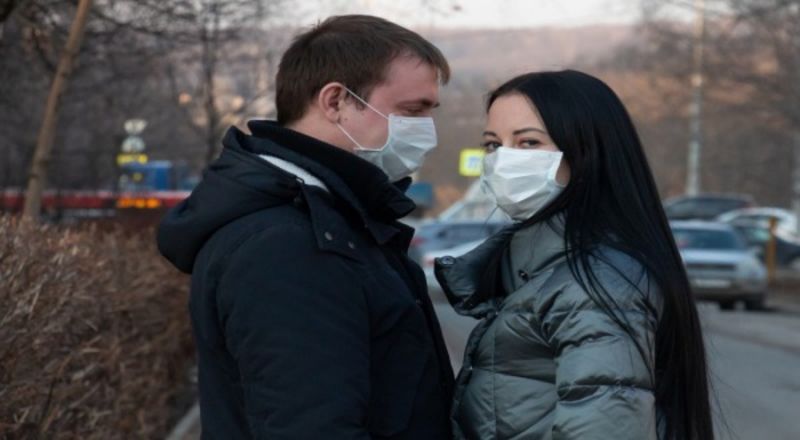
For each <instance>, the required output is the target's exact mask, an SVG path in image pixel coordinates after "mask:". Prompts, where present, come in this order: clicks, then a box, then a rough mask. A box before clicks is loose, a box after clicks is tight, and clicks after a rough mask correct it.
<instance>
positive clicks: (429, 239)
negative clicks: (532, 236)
mask: <svg viewBox="0 0 800 440" xmlns="http://www.w3.org/2000/svg"><path fill="white" fill-rule="evenodd" d="M510 224H511V223H510V222H506V221H479V220H468V221H433V222H430V223H424V224H422V225H419V226H418V227H417V231H416V233H415V234H414V238H413V239H412V240H411V246H410V247H409V250H408V255H409V256H410V257H411V258H412V259H413V260H415V261H416V262H418V263H420V264H421V263H422V261H423V256H424V255H425V254H426V253H428V252H432V251H437V250H441V249H450V248H453V247H456V246H459V245H462V244H464V243H470V242H473V241H476V240H484V239H486V238H487V237H489V236H490V235H493V234H494V233H496V232H497V231H499V230H500V229H502V228H504V227H506V226H508V225H510Z"/></svg>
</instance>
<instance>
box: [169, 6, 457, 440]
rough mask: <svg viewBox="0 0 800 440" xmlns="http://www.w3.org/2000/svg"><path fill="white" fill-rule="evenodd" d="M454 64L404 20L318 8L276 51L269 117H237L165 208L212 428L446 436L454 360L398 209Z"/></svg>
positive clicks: (239, 435) (251, 432) (263, 434)
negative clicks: (215, 153)
mask: <svg viewBox="0 0 800 440" xmlns="http://www.w3.org/2000/svg"><path fill="white" fill-rule="evenodd" d="M449 73H450V71H449V67H448V64H447V61H446V60H445V59H444V57H443V56H442V54H441V53H440V52H439V50H438V49H436V48H435V47H434V46H433V45H432V44H431V43H429V42H428V41H426V40H424V39H423V38H422V37H420V36H419V35H417V34H415V33H413V32H411V31H409V30H407V29H404V28H402V27H400V26H398V25H396V24H393V23H390V22H388V21H386V20H383V19H380V18H376V17H369V16H340V17H333V18H330V19H328V20H326V21H324V22H323V23H321V24H319V25H318V26H316V27H315V28H313V29H312V30H310V31H308V32H306V33H304V34H302V35H300V36H298V37H297V38H296V39H295V40H294V42H293V43H292V45H291V46H290V47H289V49H288V50H287V51H286V53H285V54H284V56H283V58H282V60H281V63H280V67H279V72H278V75H277V97H276V107H277V112H278V120H277V122H265V121H259V122H251V123H250V124H249V128H250V130H251V132H252V135H246V134H244V133H242V132H241V131H239V130H237V129H236V128H231V129H230V130H229V131H228V133H227V134H226V136H225V139H224V141H223V144H224V146H225V148H224V151H223V152H222V154H221V156H220V157H219V159H217V160H216V161H215V162H214V163H213V164H212V165H211V166H210V167H209V169H208V170H207V171H206V173H205V175H204V179H203V182H202V183H201V184H200V185H199V186H198V187H197V189H195V191H194V192H193V193H192V195H191V197H189V198H188V199H187V200H186V201H185V202H184V203H182V204H181V205H180V206H178V207H176V208H175V209H173V210H172V211H171V212H170V213H169V214H168V215H167V217H166V218H165V219H164V220H163V223H162V224H161V226H160V228H159V231H158V244H159V249H160V250H161V252H162V253H163V254H164V256H166V257H167V258H168V259H169V260H170V261H172V262H173V264H175V266H177V267H178V268H179V269H180V270H182V271H184V272H189V273H191V274H192V289H191V299H190V311H191V318H192V326H193V330H194V336H195V340H196V345H197V352H198V364H199V388H200V407H201V414H202V429H203V436H204V438H212V439H249V438H257V439H270V440H273V439H377V438H381V439H414V440H423V439H445V438H450V435H451V431H450V427H449V422H448V420H449V415H448V412H449V407H450V399H451V396H452V388H453V372H452V368H451V366H450V362H449V359H448V355H447V350H446V347H445V345H444V342H443V338H442V336H441V331H440V328H439V324H438V322H437V320H436V316H435V314H434V311H433V307H432V305H431V302H430V300H429V298H428V296H427V293H426V284H425V279H424V276H423V274H422V271H421V270H420V269H419V267H418V266H416V265H415V264H414V263H412V262H411V260H409V259H408V258H407V256H406V251H407V248H408V244H409V242H410V240H411V237H412V234H413V230H412V229H411V228H409V227H407V226H405V225H403V224H401V223H400V222H398V219H400V218H401V217H403V216H405V215H406V214H408V213H409V212H411V211H412V210H413V209H414V203H413V202H412V201H411V200H410V199H408V198H407V197H406V196H405V195H404V190H405V189H406V188H407V187H408V185H409V183H410V179H409V178H408V176H409V175H410V174H411V173H412V172H414V171H415V170H416V169H417V168H418V167H419V165H420V164H421V161H422V159H423V158H424V156H425V154H426V153H427V152H428V151H430V149H431V148H433V147H434V146H435V145H436V133H435V130H434V127H433V123H432V119H431V118H430V115H431V111H432V109H433V108H434V107H436V106H437V105H438V89H439V84H440V83H445V82H446V81H447V79H448V77H449Z"/></svg>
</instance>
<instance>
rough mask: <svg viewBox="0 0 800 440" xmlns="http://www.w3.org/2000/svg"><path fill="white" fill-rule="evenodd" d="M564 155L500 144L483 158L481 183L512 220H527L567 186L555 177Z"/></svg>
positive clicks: (558, 152)
mask: <svg viewBox="0 0 800 440" xmlns="http://www.w3.org/2000/svg"><path fill="white" fill-rule="evenodd" d="M563 155H564V154H563V153H562V152H560V151H544V150H523V149H518V148H510V147H500V148H498V149H497V151H495V152H493V153H490V154H487V155H486V157H485V158H484V161H483V174H482V175H481V187H482V188H483V189H484V191H486V192H487V193H488V194H489V195H490V196H491V197H493V198H494V200H495V202H496V203H497V206H498V207H499V208H500V209H502V210H503V211H504V212H505V213H506V214H508V216H509V217H511V218H512V219H513V220H516V221H523V220H527V219H529V218H531V217H533V216H534V214H536V213H537V212H539V211H541V209H542V208H544V207H545V206H547V204H548V203H550V202H551V201H553V200H554V199H555V198H556V197H558V195H559V194H561V191H563V190H564V185H561V184H559V183H558V182H557V181H556V173H557V172H558V167H559V165H560V164H561V160H562V158H563Z"/></svg>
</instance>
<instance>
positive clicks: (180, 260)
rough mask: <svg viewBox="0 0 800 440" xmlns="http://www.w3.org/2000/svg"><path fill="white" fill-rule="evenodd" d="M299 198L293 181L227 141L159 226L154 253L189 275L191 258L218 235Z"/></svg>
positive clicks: (235, 141) (232, 140)
mask: <svg viewBox="0 0 800 440" xmlns="http://www.w3.org/2000/svg"><path fill="white" fill-rule="evenodd" d="M228 137H230V136H228ZM298 192H299V182H298V181H297V180H296V179H295V178H294V176H292V175H291V174H289V173H287V172H285V171H283V170H281V169H280V168H277V167H275V166H273V165H271V164H269V163H268V162H266V161H264V160H263V159H260V158H258V157H256V156H255V155H253V154H251V153H250V152H248V151H247V150H246V149H245V148H243V147H242V146H241V145H240V144H239V142H238V141H237V139H236V138H235V137H233V138H232V139H226V145H225V149H224V150H223V152H222V154H221V155H220V157H219V158H218V159H217V160H215V161H214V162H213V163H212V164H211V165H210V166H209V167H208V168H207V169H206V170H205V172H204V173H203V180H202V181H201V182H200V184H199V185H198V186H197V187H196V188H195V189H194V191H192V194H191V195H190V196H189V197H188V198H187V199H186V200H184V201H183V202H181V203H180V204H178V205H177V206H176V207H175V208H173V209H171V210H170V211H169V212H167V214H166V216H165V217H164V219H163V220H162V222H161V225H160V226H159V228H158V236H157V242H158V249H159V251H160V252H161V254H162V255H164V256H165V257H166V258H167V259H168V260H169V261H171V262H172V264H174V265H175V267H177V268H178V269H179V270H180V271H182V272H186V273H191V271H192V266H193V265H194V260H195V257H196V256H197V254H198V253H199V252H200V249H201V248H202V247H203V245H204V244H205V242H206V241H207V240H208V239H209V238H210V237H211V235H212V234H213V233H214V232H215V231H216V230H218V229H220V228H221V227H223V226H225V225H226V224H228V223H230V222H232V221H234V220H236V219H238V218H241V217H244V216H246V215H248V214H252V213H254V212H257V211H260V210H262V209H265V208H269V207H271V206H276V205H279V204H283V203H286V202H288V201H291V200H292V198H293V197H295V196H296V194H297V193H298Z"/></svg>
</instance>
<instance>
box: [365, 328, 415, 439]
mask: <svg viewBox="0 0 800 440" xmlns="http://www.w3.org/2000/svg"><path fill="white" fill-rule="evenodd" d="M381 345H382V347H383V349H382V350H381V351H379V352H377V353H374V354H373V359H372V367H371V368H372V373H371V375H372V389H371V394H370V408H369V421H368V426H369V431H370V433H371V434H374V435H377V436H381V437H390V436H393V435H397V434H399V433H401V432H403V431H405V430H406V429H407V428H408V425H409V422H410V421H411V415H412V413H413V410H414V406H415V400H416V397H417V393H418V391H419V386H420V382H421V381H422V375H423V374H424V373H425V366H426V364H427V362H428V357H429V353H428V350H427V349H426V344H425V343H424V342H423V340H422V338H421V336H419V335H417V334H415V333H413V332H412V331H411V330H405V331H402V332H399V333H398V334H397V335H396V336H394V337H392V338H390V340H389V341H386V342H385V343H384V344H381Z"/></svg>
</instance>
